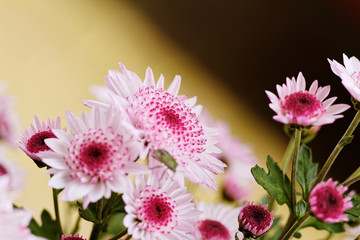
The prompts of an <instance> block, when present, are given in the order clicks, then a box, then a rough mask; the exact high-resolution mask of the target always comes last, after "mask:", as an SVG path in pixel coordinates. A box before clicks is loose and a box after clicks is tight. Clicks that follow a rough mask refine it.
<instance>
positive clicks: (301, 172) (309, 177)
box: [296, 145, 318, 200]
mask: <svg viewBox="0 0 360 240" xmlns="http://www.w3.org/2000/svg"><path fill="white" fill-rule="evenodd" d="M317 170H318V164H317V163H313V162H312V154H311V149H310V148H308V147H307V146H305V145H302V146H301V147H300V152H299V160H298V166H297V170H296V179H297V181H298V182H299V184H300V186H301V188H302V196H303V199H305V200H307V198H308V196H309V193H310V189H311V184H312V183H313V182H314V180H315V179H316V174H317Z"/></svg>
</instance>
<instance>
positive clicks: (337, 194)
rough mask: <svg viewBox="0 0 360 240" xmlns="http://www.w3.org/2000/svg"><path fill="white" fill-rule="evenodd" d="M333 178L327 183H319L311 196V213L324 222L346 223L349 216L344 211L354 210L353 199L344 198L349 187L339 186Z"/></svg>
mask: <svg viewBox="0 0 360 240" xmlns="http://www.w3.org/2000/svg"><path fill="white" fill-rule="evenodd" d="M337 184H338V182H337V181H333V180H332V179H331V178H330V179H328V180H327V181H326V182H320V183H318V184H317V185H316V186H315V187H314V188H313V189H312V190H311V193H310V196H309V203H310V209H311V212H312V213H313V214H314V215H315V217H316V218H318V219H319V220H321V221H323V222H327V223H335V222H346V221H348V216H347V215H346V214H344V211H346V210H348V209H350V208H352V206H353V205H352V202H351V197H345V198H344V197H343V194H344V193H345V192H346V191H347V189H348V188H347V187H345V186H342V185H339V186H338V187H336V185H337Z"/></svg>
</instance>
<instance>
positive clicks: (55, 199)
mask: <svg viewBox="0 0 360 240" xmlns="http://www.w3.org/2000/svg"><path fill="white" fill-rule="evenodd" d="M58 193H59V192H58V190H57V189H54V188H53V189H52V194H53V202H54V210H55V221H56V225H57V232H58V234H59V235H60V237H61V235H63V231H62V227H61V221H60V213H59V201H58Z"/></svg>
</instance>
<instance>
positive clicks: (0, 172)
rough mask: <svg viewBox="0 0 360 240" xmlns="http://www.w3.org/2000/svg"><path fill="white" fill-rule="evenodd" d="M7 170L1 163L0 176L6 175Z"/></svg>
mask: <svg viewBox="0 0 360 240" xmlns="http://www.w3.org/2000/svg"><path fill="white" fill-rule="evenodd" d="M6 174H7V171H6V169H5V168H4V166H3V165H1V164H0V176H3V175H6Z"/></svg>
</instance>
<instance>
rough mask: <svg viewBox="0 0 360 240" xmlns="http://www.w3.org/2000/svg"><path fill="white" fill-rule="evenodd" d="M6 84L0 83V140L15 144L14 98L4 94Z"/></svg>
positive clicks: (16, 120) (15, 116)
mask: <svg viewBox="0 0 360 240" xmlns="http://www.w3.org/2000/svg"><path fill="white" fill-rule="evenodd" d="M5 88H6V84H4V83H0V140H4V141H6V142H8V143H10V144H16V132H17V128H18V118H17V115H16V114H15V112H14V110H13V109H14V100H13V98H11V97H10V96H8V95H6V94H4V90H5Z"/></svg>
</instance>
